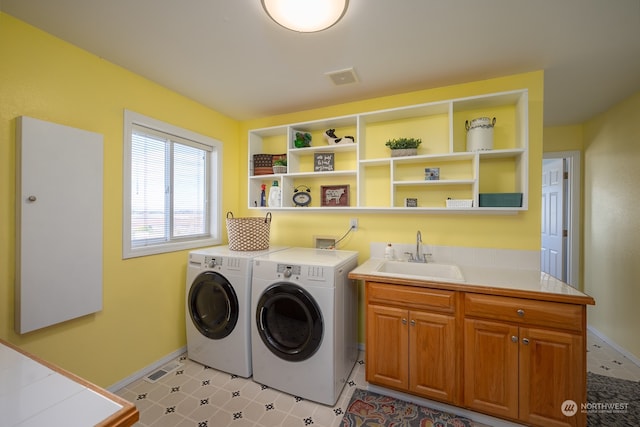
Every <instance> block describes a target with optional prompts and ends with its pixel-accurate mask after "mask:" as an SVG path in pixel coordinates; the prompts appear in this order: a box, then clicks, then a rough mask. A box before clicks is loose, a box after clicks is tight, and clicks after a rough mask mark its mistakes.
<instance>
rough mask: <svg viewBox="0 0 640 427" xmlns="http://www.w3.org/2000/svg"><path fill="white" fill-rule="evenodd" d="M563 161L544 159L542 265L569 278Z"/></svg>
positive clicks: (559, 275) (557, 274)
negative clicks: (566, 255) (567, 269)
mask: <svg viewBox="0 0 640 427" xmlns="http://www.w3.org/2000/svg"><path fill="white" fill-rule="evenodd" d="M563 207H564V160H563V159H544V160H543V161H542V227H541V233H542V247H541V251H540V268H541V270H542V271H544V272H546V273H549V274H550V275H552V276H554V277H556V278H558V279H560V280H563V281H566V272H565V270H566V269H565V251H564V246H565V244H564V208H563Z"/></svg>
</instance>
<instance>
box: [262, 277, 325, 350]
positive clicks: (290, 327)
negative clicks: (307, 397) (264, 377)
mask: <svg viewBox="0 0 640 427" xmlns="http://www.w3.org/2000/svg"><path fill="white" fill-rule="evenodd" d="M256 321H257V325H258V332H259V334H260V338H262V341H263V342H264V344H265V345H266V346H267V348H268V349H269V350H271V352H272V353H273V354H275V355H276V356H278V357H280V358H281V359H284V360H289V361H294V362H295V361H301V360H305V359H308V358H309V357H311V356H313V354H314V353H315V352H316V351H317V350H318V348H319V347H320V344H321V342H322V335H323V329H324V326H323V323H322V314H321V311H320V308H319V307H318V304H317V303H316V302H315V300H314V299H313V297H312V296H311V295H310V294H309V293H308V292H307V291H305V290H304V289H303V288H301V287H299V286H296V285H293V284H290V283H276V284H274V285H272V286H270V287H269V288H267V290H265V291H264V293H263V294H262V296H261V297H260V300H259V301H258V305H257V308H256Z"/></svg>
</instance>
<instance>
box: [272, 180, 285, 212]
mask: <svg viewBox="0 0 640 427" xmlns="http://www.w3.org/2000/svg"><path fill="white" fill-rule="evenodd" d="M281 206H282V200H281V193H280V187H279V186H278V181H273V183H272V184H271V188H269V207H270V208H279V207H281Z"/></svg>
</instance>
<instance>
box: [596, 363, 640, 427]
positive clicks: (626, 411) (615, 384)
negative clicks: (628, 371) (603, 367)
mask: <svg viewBox="0 0 640 427" xmlns="http://www.w3.org/2000/svg"><path fill="white" fill-rule="evenodd" d="M587 402H589V403H588V404H587V405H588V407H587V408H586V410H587V425H588V426H593V427H596V426H640V382H638V381H629V380H622V379H619V378H612V377H606V376H604V375H598V374H594V373H592V372H587Z"/></svg>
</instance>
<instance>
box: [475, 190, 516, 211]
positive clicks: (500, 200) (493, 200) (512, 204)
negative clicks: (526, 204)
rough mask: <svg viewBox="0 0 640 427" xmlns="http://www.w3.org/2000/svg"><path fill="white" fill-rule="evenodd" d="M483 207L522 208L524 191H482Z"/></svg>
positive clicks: (481, 203) (481, 202) (481, 204)
mask: <svg viewBox="0 0 640 427" xmlns="http://www.w3.org/2000/svg"><path fill="white" fill-rule="evenodd" d="M479 204H480V207H481V208H520V207H522V193H480V203H479Z"/></svg>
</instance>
